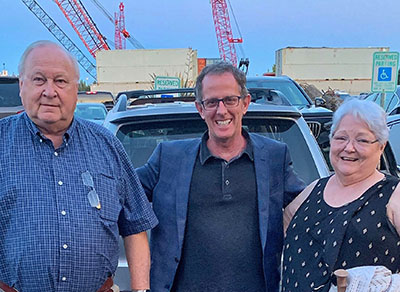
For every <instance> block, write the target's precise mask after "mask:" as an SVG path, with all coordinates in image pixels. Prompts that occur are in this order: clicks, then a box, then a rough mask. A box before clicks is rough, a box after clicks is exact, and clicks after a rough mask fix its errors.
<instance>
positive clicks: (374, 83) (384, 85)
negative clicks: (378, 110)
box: [371, 52, 399, 92]
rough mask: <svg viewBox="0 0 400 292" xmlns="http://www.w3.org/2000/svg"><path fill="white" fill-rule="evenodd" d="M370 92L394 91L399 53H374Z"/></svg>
mask: <svg viewBox="0 0 400 292" xmlns="http://www.w3.org/2000/svg"><path fill="white" fill-rule="evenodd" d="M372 64H373V66H372V79H371V91H372V92H394V91H396V85H397V76H398V71H397V70H398V65H399V53H398V52H375V53H374V55H373V60H372Z"/></svg>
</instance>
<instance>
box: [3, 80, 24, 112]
mask: <svg viewBox="0 0 400 292" xmlns="http://www.w3.org/2000/svg"><path fill="white" fill-rule="evenodd" d="M23 110H24V108H23V106H22V102H21V98H20V96H19V81H18V78H17V77H9V76H0V118H4V117H6V116H9V115H13V114H16V113H19V112H21V111H23Z"/></svg>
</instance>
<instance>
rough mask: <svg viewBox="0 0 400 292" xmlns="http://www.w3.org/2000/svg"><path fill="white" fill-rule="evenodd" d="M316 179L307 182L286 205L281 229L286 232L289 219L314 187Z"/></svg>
mask: <svg viewBox="0 0 400 292" xmlns="http://www.w3.org/2000/svg"><path fill="white" fill-rule="evenodd" d="M317 182H318V180H315V181H313V182H312V183H311V184H309V185H308V186H307V187H306V188H305V189H304V190H303V191H302V192H301V193H300V194H299V195H298V196H297V197H296V198H295V199H294V200H293V201H292V202H291V203H290V204H289V205H287V207H286V208H285V210H284V212H283V230H284V232H285V233H286V229H287V228H288V226H289V223H290V221H291V220H292V218H293V216H294V214H295V213H296V211H297V209H298V208H299V207H300V206H301V204H303V202H304V201H305V199H307V197H308V196H309V195H310V193H311V191H312V190H313V189H314V187H315V185H316V184H317Z"/></svg>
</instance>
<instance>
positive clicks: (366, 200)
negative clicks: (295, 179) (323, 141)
mask: <svg viewBox="0 0 400 292" xmlns="http://www.w3.org/2000/svg"><path fill="white" fill-rule="evenodd" d="M388 136H389V133H388V128H387V126H386V114H385V112H384V111H383V110H382V109H381V108H380V107H379V106H378V105H377V104H375V103H373V102H369V101H361V100H355V99H354V100H350V101H348V102H346V103H344V104H343V105H342V106H341V107H340V108H339V109H338V110H337V111H336V112H335V114H334V118H333V125H332V129H331V137H330V138H331V140H330V141H331V149H330V160H331V163H332V166H333V168H334V170H335V174H334V175H332V176H330V177H327V178H323V179H320V180H318V181H315V182H313V183H312V184H310V185H309V186H308V187H307V188H306V189H305V190H304V191H303V193H302V194H301V195H300V197H301V198H303V199H304V198H305V199H304V202H303V203H302V204H301V206H300V207H299V208H298V210H297V212H296V213H295V215H294V217H293V218H292V221H291V222H290V224H289V226H288V228H287V231H286V237H285V245H284V247H283V251H284V260H283V261H284V262H283V277H282V291H285V292H289V291H301V292H303V291H328V290H329V288H330V286H331V284H332V281H334V276H333V272H334V271H335V270H336V269H339V268H342V269H349V268H352V267H357V266H365V265H373V266H378V265H381V266H385V267H387V268H388V269H390V270H391V271H392V273H398V272H399V270H400V236H399V234H398V233H397V232H396V226H394V225H393V223H392V222H391V221H390V220H389V219H388V217H387V215H386V205H387V203H388V201H389V199H390V197H391V196H392V194H394V193H395V194H396V196H397V194H398V193H399V192H400V187H399V186H398V183H399V179H398V178H395V177H392V176H387V175H384V174H383V173H381V172H379V171H378V170H377V166H378V164H379V161H380V156H381V154H382V152H383V149H384V147H385V145H386V142H387V139H388ZM298 200H300V199H298ZM294 203H295V204H296V202H294ZM397 229H399V226H397Z"/></svg>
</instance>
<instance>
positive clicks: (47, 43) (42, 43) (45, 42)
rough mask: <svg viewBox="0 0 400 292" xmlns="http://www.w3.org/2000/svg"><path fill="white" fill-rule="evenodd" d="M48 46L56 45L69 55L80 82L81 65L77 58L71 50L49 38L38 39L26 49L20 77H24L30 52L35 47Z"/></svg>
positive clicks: (21, 62) (20, 64)
mask: <svg viewBox="0 0 400 292" xmlns="http://www.w3.org/2000/svg"><path fill="white" fill-rule="evenodd" d="M46 46H55V47H57V48H59V49H60V50H62V51H63V52H64V53H65V54H66V55H67V57H68V59H69V60H70V61H71V63H72V65H73V67H74V71H75V75H76V82H79V65H78V62H77V61H76V58H75V57H74V56H73V55H72V54H71V53H70V52H68V51H67V50H66V49H64V48H63V47H62V46H60V45H59V44H57V43H54V42H52V41H48V40H40V41H36V42H34V43H32V44H30V45H29V46H28V47H27V48H26V49H25V51H24V53H23V54H22V56H21V59H20V60H19V64H18V72H19V76H20V78H23V77H24V73H25V66H26V59H27V58H28V56H29V54H30V53H31V52H32V51H33V50H34V49H35V48H39V47H46Z"/></svg>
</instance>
